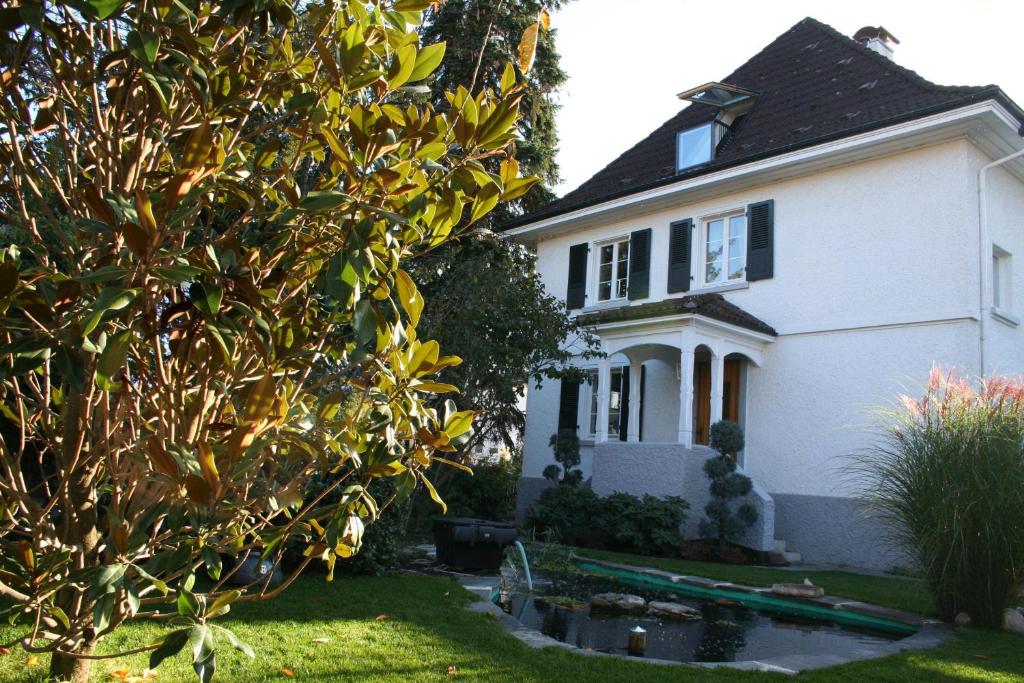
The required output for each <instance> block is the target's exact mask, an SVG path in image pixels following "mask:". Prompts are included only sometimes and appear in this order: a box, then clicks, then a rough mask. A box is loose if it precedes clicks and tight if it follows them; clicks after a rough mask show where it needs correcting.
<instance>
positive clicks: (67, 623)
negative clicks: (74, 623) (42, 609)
mask: <svg viewBox="0 0 1024 683" xmlns="http://www.w3.org/2000/svg"><path fill="white" fill-rule="evenodd" d="M50 616H51V617H53V618H54V619H56V620H57V621H59V622H60V625H61V626H63V627H64V629H65V630H67V631H70V630H71V620H70V619H68V615H67V613H66V612H64V610H62V609H61V608H60V607H57V606H56V605H54V606H53V607H51V608H50Z"/></svg>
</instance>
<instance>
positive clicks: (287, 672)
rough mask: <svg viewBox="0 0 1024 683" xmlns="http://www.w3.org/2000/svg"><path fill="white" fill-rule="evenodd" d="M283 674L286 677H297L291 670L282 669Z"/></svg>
mask: <svg viewBox="0 0 1024 683" xmlns="http://www.w3.org/2000/svg"><path fill="white" fill-rule="evenodd" d="M281 673H283V674H284V675H285V676H294V675H295V672H294V671H292V670H291V669H281Z"/></svg>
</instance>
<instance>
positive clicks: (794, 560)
mask: <svg viewBox="0 0 1024 683" xmlns="http://www.w3.org/2000/svg"><path fill="white" fill-rule="evenodd" d="M782 556H783V557H785V558H786V562H789V563H790V564H800V563H801V562H803V560H804V556H803V555H801V554H800V553H787V552H784V553H782Z"/></svg>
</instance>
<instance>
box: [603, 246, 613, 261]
mask: <svg viewBox="0 0 1024 683" xmlns="http://www.w3.org/2000/svg"><path fill="white" fill-rule="evenodd" d="M614 254H615V246H614V245H612V244H606V245H604V246H603V247H601V263H611V262H612V256H613V255H614Z"/></svg>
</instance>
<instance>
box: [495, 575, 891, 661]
mask: <svg viewBox="0 0 1024 683" xmlns="http://www.w3.org/2000/svg"><path fill="white" fill-rule="evenodd" d="M538 583H539V584H541V587H540V588H538V589H537V590H535V591H534V593H530V594H527V593H512V594H510V595H503V596H502V607H503V608H504V609H505V611H507V612H508V613H510V614H512V615H513V616H515V617H516V618H517V619H519V621H521V622H522V623H523V624H524V625H525V626H527V627H529V628H533V629H536V630H538V631H540V632H542V633H544V634H545V635H548V636H551V637H552V638H555V639H557V640H560V641H562V642H564V643H569V644H571V645H575V646H576V647H580V648H585V649H593V650H598V651H602V652H611V653H617V654H625V653H626V644H627V640H628V633H629V631H630V629H632V628H633V627H635V626H640V627H641V628H643V629H645V630H646V631H647V653H646V656H647V657H651V658H656V659H671V660H675V661H680V662H731V661H745V660H752V659H755V660H756V659H766V658H769V657H780V656H784V655H797V654H837V655H853V654H856V653H857V652H859V651H861V650H863V649H864V648H865V646H869V645H874V644H878V643H885V642H890V641H893V640H898V639H899V638H900V636H896V635H890V634H886V633H880V632H874V631H866V630H859V629H855V628H851V627H847V626H840V625H838V624H833V623H829V622H823V621H816V620H811V619H800V618H797V617H791V616H779V615H775V614H769V613H765V612H758V611H755V610H752V609H750V608H747V607H743V606H741V605H736V604H718V603H715V602H702V601H700V600H694V599H689V598H686V597H683V596H680V595H678V594H673V593H671V592H669V591H659V590H648V589H642V588H638V587H636V586H627V585H624V584H622V583H620V582H618V581H615V580H614V579H607V578H603V577H597V576H590V575H582V574H565V575H561V574H555V575H547V576H545V577H543V578H542V580H541V581H539V582H538ZM607 592H613V593H631V594H633V595H639V596H641V597H643V598H645V599H646V600H648V601H651V600H662V601H670V602H676V603H680V604H683V605H687V606H689V607H693V608H695V609H698V610H700V612H701V614H702V618H701V619H700V620H697V621H676V620H667V619H661V618H656V617H650V616H648V615H646V614H644V613H640V614H622V613H607V612H603V611H596V612H591V610H590V608H589V607H588V606H587V601H588V599H589V597H590V596H591V595H594V594H597V593H607ZM545 595H546V596H559V599H560V601H565V602H568V601H569V600H570V599H571V600H577V601H579V604H578V605H577V606H575V607H568V606H563V605H555V604H551V603H548V602H544V601H543V599H538V598H542V596H545Z"/></svg>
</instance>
